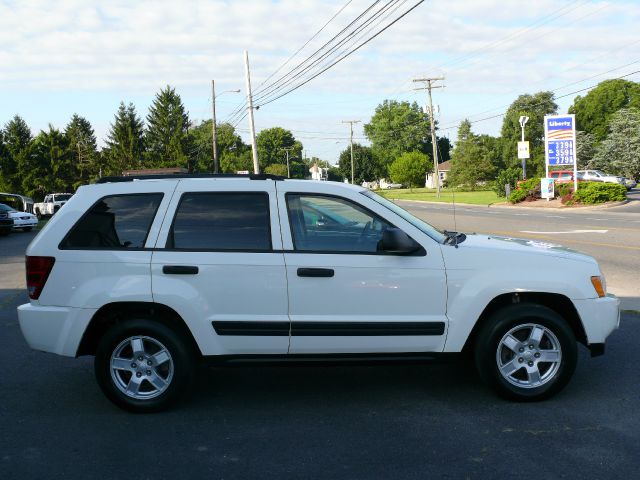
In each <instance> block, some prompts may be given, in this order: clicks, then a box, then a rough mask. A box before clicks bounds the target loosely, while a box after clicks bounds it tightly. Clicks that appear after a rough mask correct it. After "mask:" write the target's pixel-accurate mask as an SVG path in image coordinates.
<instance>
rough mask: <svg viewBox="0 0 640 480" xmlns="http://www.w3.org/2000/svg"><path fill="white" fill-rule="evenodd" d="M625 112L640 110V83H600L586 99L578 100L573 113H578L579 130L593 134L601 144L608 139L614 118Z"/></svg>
mask: <svg viewBox="0 0 640 480" xmlns="http://www.w3.org/2000/svg"><path fill="white" fill-rule="evenodd" d="M622 108H640V83H637V82H630V81H628V80H622V79H616V80H605V81H604V82H600V83H599V84H598V86H597V87H595V88H594V89H593V90H591V91H590V92H589V93H587V94H586V95H585V96H584V97H581V96H577V97H576V98H575V100H574V101H573V105H572V106H571V107H570V108H569V113H575V115H576V124H577V129H578V130H583V131H585V132H587V133H591V134H592V135H593V136H594V139H595V142H596V143H599V142H601V141H602V140H604V138H605V137H606V136H607V133H608V126H609V123H610V121H611V117H612V115H613V114H614V113H616V112H617V111H618V110H620V109H622Z"/></svg>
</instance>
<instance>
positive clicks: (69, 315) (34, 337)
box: [18, 303, 97, 357]
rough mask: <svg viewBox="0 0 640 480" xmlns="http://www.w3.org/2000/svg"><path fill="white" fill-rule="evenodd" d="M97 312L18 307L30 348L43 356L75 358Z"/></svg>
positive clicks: (29, 306)
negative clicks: (49, 354) (46, 353)
mask: <svg viewBox="0 0 640 480" xmlns="http://www.w3.org/2000/svg"><path fill="white" fill-rule="evenodd" d="M96 311H97V309H91V308H70V307H45V306H40V305H32V304H30V303H26V304H24V305H20V306H19V307H18V321H19V322H20V330H21V331H22V335H24V338H25V340H26V341H27V343H28V344H29V346H30V347H31V348H33V349H35V350H42V351H43V352H52V353H57V354H58V355H64V356H67V357H75V356H76V353H77V352H78V347H79V346H80V341H81V340H82V336H83V335H84V332H85V330H86V328H87V326H88V325H89V322H90V321H91V319H92V318H93V315H94V313H95V312H96Z"/></svg>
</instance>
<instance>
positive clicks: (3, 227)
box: [0, 205, 13, 235]
mask: <svg viewBox="0 0 640 480" xmlns="http://www.w3.org/2000/svg"><path fill="white" fill-rule="evenodd" d="M3 206H4V205H3ZM9 210H10V209H9V207H5V208H0V235H7V234H8V233H10V232H11V229H12V228H13V218H11V217H10V216H9Z"/></svg>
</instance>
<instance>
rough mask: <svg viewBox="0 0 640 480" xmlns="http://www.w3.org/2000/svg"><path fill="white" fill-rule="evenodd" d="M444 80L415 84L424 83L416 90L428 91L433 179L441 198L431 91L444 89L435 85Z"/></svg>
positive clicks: (431, 79)
mask: <svg viewBox="0 0 640 480" xmlns="http://www.w3.org/2000/svg"><path fill="white" fill-rule="evenodd" d="M440 80H444V77H433V78H414V79H413V81H414V82H419V83H424V87H422V88H416V90H426V91H427V92H428V94H429V107H428V108H429V112H428V113H429V123H430V124H431V145H432V147H433V178H434V180H435V182H436V196H437V197H438V198H440V171H439V169H438V144H437V143H436V126H435V123H434V120H433V101H432V99H431V89H433V88H444V85H434V83H435V82H438V81H440Z"/></svg>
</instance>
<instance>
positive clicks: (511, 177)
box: [492, 167, 522, 197]
mask: <svg viewBox="0 0 640 480" xmlns="http://www.w3.org/2000/svg"><path fill="white" fill-rule="evenodd" d="M521 174H522V171H521V170H520V169H519V168H515V167H512V168H505V169H504V170H500V172H498V176H497V177H496V180H495V181H494V182H493V188H492V190H493V191H494V192H495V193H496V195H498V196H499V197H504V196H505V195H506V191H505V189H504V186H505V185H506V184H509V186H510V187H511V190H512V191H513V189H514V188H515V187H516V183H518V179H519V178H520V175H521Z"/></svg>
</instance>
